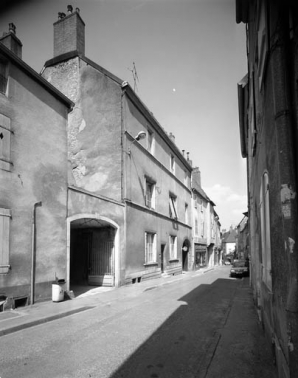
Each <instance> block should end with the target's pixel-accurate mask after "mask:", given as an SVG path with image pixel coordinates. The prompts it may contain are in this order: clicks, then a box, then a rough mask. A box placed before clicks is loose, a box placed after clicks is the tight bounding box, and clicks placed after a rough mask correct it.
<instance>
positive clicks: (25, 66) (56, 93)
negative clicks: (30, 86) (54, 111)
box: [0, 42, 74, 109]
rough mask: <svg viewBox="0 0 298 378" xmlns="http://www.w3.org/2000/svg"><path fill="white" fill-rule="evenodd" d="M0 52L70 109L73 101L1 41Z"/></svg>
mask: <svg viewBox="0 0 298 378" xmlns="http://www.w3.org/2000/svg"><path fill="white" fill-rule="evenodd" d="M0 52H1V54H3V55H4V56H6V57H7V58H8V59H9V60H10V61H11V62H13V63H14V64H15V65H16V66H17V67H18V68H19V69H21V70H22V71H24V72H26V74H27V75H28V76H29V77H31V78H32V79H33V80H35V81H36V82H37V83H38V84H39V85H40V86H42V87H44V88H45V89H46V90H47V91H48V92H49V93H51V94H52V95H53V96H55V98H57V99H58V100H59V101H60V102H62V103H64V105H66V107H67V108H68V109H72V107H73V106H74V103H73V102H72V101H71V100H70V99H69V98H68V97H66V96H65V95H64V94H63V93H62V92H60V91H59V90H58V89H57V88H56V87H54V86H53V85H52V84H51V83H49V82H48V81H47V80H46V79H44V78H43V77H42V76H41V75H40V74H38V73H37V72H36V71H34V69H33V68H31V67H30V66H29V65H28V64H26V63H25V62H24V61H23V60H22V59H21V58H19V57H18V56H17V55H16V54H15V53H13V52H12V51H10V49H8V48H7V47H6V46H5V45H4V44H3V43H1V42H0Z"/></svg>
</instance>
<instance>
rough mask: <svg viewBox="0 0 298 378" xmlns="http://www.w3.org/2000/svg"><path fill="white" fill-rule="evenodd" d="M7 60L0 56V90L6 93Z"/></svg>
mask: <svg viewBox="0 0 298 378" xmlns="http://www.w3.org/2000/svg"><path fill="white" fill-rule="evenodd" d="M7 71H8V70H7V62H6V61H5V60H2V58H1V57H0V92H1V93H4V94H6V89H7Z"/></svg>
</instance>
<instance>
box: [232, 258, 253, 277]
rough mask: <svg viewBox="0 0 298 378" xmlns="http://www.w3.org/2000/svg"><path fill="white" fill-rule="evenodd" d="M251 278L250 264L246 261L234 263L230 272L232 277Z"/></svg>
mask: <svg viewBox="0 0 298 378" xmlns="http://www.w3.org/2000/svg"><path fill="white" fill-rule="evenodd" d="M244 276H249V268H248V262H247V261H246V260H237V261H234V263H233V265H232V268H231V270H230V277H244Z"/></svg>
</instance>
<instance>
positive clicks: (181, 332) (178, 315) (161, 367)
mask: <svg viewBox="0 0 298 378" xmlns="http://www.w3.org/2000/svg"><path fill="white" fill-rule="evenodd" d="M240 283H241V281H239V280H230V279H217V280H216V281H215V282H213V283H212V284H210V285H206V284H201V285H199V286H198V287H196V288H195V289H194V290H192V291H191V292H189V293H188V294H186V295H184V296H183V297H181V298H180V299H179V301H181V302H184V303H183V304H181V305H180V307H179V308H178V309H177V310H176V311H175V312H174V313H172V315H171V316H170V317H169V318H168V319H167V320H166V321H165V322H164V323H163V324H162V326H160V327H159V328H158V329H157V330H156V332H154V333H153V334H152V335H151V337H150V338H149V339H147V340H146V342H145V343H143V344H142V345H141V346H140V347H139V348H138V349H137V350H136V352H135V353H134V354H133V355H131V356H130V358H128V359H127V360H126V361H125V362H124V363H123V364H122V365H121V367H120V368H119V369H118V370H117V371H116V372H114V373H113V374H112V375H111V376H110V378H120V377H125V378H134V377H138V378H146V377H150V378H161V377H166V378H171V377H173V378H179V377H181V378H182V377H183V378H190V377H197V376H198V374H199V372H200V370H201V369H203V368H205V364H206V361H205V360H206V357H208V353H209V352H210V348H213V344H214V342H216V340H217V332H218V330H220V329H221V328H222V327H223V326H224V324H225V322H226V320H227V317H228V314H229V311H230V309H231V306H232V302H233V298H234V295H235V292H236V290H237V288H238V287H239V285H240ZM132 332H133V330H132Z"/></svg>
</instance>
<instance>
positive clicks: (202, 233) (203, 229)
mask: <svg viewBox="0 0 298 378" xmlns="http://www.w3.org/2000/svg"><path fill="white" fill-rule="evenodd" d="M204 234H205V222H204V219H201V237H202V238H203V237H204Z"/></svg>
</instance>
